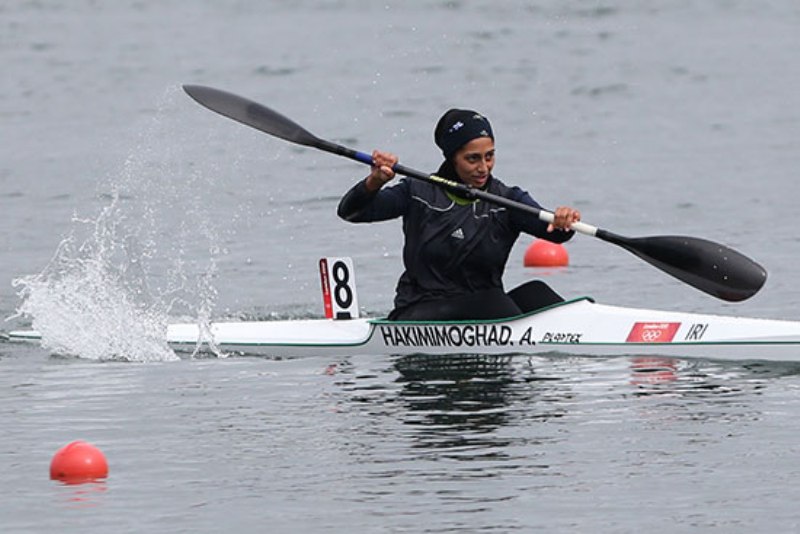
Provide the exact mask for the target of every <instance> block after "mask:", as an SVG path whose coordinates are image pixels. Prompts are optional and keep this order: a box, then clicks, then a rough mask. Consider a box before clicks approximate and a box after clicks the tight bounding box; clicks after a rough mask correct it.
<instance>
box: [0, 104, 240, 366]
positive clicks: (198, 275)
mask: <svg viewBox="0 0 800 534" xmlns="http://www.w3.org/2000/svg"><path fill="white" fill-rule="evenodd" d="M178 98H179V97H178V90H177V88H171V89H170V90H169V91H168V92H167V95H166V96H165V99H164V102H162V105H161V106H160V107H159V112H158V113H157V114H156V116H155V117H154V118H151V122H150V125H149V127H148V128H145V129H144V130H143V132H142V134H141V140H140V142H139V143H138V146H136V147H135V149H134V150H133V151H132V153H131V154H130V156H129V157H128V158H127V159H126V161H125V163H124V165H123V166H122V169H121V171H119V172H117V173H114V174H112V175H110V176H109V177H108V179H107V180H105V181H104V182H103V183H101V184H99V188H100V193H99V197H100V198H101V199H102V200H103V201H104V202H107V204H106V205H105V206H103V207H102V209H101V210H100V213H99V215H97V216H96V217H93V218H92V217H88V218H86V217H84V218H81V217H78V216H77V215H76V216H74V217H73V219H72V221H71V226H70V227H69V231H68V235H67V237H65V238H64V239H63V240H62V242H61V244H60V245H59V246H58V248H57V250H56V252H55V254H54V256H53V258H52V259H51V261H50V262H49V263H48V265H47V266H46V267H45V268H44V269H43V270H42V271H41V272H40V273H38V274H35V275H30V276H24V277H20V278H17V279H16V280H14V282H13V284H14V286H15V287H18V288H20V289H19V294H20V297H21V298H22V303H21V305H20V306H19V308H18V314H19V315H23V316H27V317H30V318H31V320H32V325H33V328H34V329H36V330H37V331H39V332H40V334H41V335H42V346H43V347H44V348H46V349H47V350H50V351H52V352H54V353H57V354H67V355H73V356H79V357H81V358H90V359H97V360H105V359H122V360H130V361H169V360H175V359H177V358H178V357H177V356H176V354H175V353H174V352H173V351H172V350H171V349H170V347H169V346H168V344H167V341H166V331H167V322H168V319H169V317H170V316H175V315H180V316H182V317H184V318H186V317H190V318H194V320H196V321H197V322H198V324H199V325H200V329H201V331H208V324H209V321H210V317H211V313H212V310H213V308H214V305H215V302H216V298H217V293H216V290H215V287H214V277H215V275H216V272H217V262H216V259H217V257H218V256H219V255H221V254H224V252H225V251H224V250H223V249H221V247H220V246H219V242H220V238H219V235H218V230H217V227H216V226H215V224H214V222H213V219H212V215H216V214H213V212H212V210H210V209H209V205H210V204H211V201H210V200H209V198H213V195H214V194H215V191H214V189H213V185H214V184H213V179H212V178H213V177H214V176H216V175H217V173H216V172H214V171H216V168H215V165H214V164H213V163H212V162H204V161H198V159H197V158H198V156H197V146H198V143H200V144H201V145H202V142H199V141H198V139H197V138H196V135H197V134H196V133H192V132H193V131H194V130H192V129H191V128H186V125H185V124H183V123H181V125H178V124H177V121H172V122H170V121H168V120H165V119H164V116H165V115H167V114H168V113H169V112H171V111H174V108H175V107H176V106H177V105H179V104H178ZM187 136H189V138H187ZM191 136H195V137H194V138H192V137H191ZM186 151H188V153H186ZM200 157H204V156H200ZM206 157H207V156H206ZM207 345H208V346H209V347H210V349H211V351H212V352H216V354H217V355H218V356H223V354H221V353H220V352H219V351H218V350H216V348H215V347H214V344H213V342H210V341H207ZM200 348H201V347H200V346H198V347H197V348H196V349H195V353H197V351H198V350H200Z"/></svg>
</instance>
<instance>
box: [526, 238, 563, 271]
mask: <svg viewBox="0 0 800 534" xmlns="http://www.w3.org/2000/svg"><path fill="white" fill-rule="evenodd" d="M523 263H524V265H525V267H564V266H565V265H567V264H569V254H567V249H566V248H564V246H563V245H560V244H558V243H551V242H550V241H547V240H546V239H534V240H533V243H531V244H530V246H528V249H527V250H526V251H525V259H524V261H523Z"/></svg>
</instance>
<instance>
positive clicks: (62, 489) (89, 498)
mask: <svg viewBox="0 0 800 534" xmlns="http://www.w3.org/2000/svg"><path fill="white" fill-rule="evenodd" d="M57 484H58V488H59V498H60V499H61V500H63V501H64V502H65V503H66V506H67V507H68V508H92V507H95V506H99V505H101V504H102V502H103V500H102V497H103V495H104V494H105V493H106V492H107V491H108V485H107V483H106V481H105V480H92V481H88V482H86V481H84V482H81V483H68V482H58V483H57Z"/></svg>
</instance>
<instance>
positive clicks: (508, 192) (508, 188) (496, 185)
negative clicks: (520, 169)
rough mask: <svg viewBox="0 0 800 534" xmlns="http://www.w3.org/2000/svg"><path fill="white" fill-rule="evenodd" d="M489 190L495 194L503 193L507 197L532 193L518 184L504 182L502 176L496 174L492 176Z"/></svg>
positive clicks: (519, 196) (517, 196)
mask: <svg viewBox="0 0 800 534" xmlns="http://www.w3.org/2000/svg"><path fill="white" fill-rule="evenodd" d="M489 192H490V193H494V194H495V195H501V196H504V197H506V198H514V199H516V198H522V197H524V196H530V194H529V193H528V192H527V191H525V190H524V189H522V188H521V187H519V186H516V185H507V184H506V183H505V182H503V181H502V180H501V179H500V178H498V177H496V176H494V175H493V176H492V181H491V183H490V184H489Z"/></svg>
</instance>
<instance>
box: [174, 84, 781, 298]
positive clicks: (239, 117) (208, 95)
mask: <svg viewBox="0 0 800 534" xmlns="http://www.w3.org/2000/svg"><path fill="white" fill-rule="evenodd" d="M183 89H184V90H185V91H186V92H187V93H188V94H189V96H191V97H192V98H193V99H194V100H196V101H197V102H198V103H200V104H201V105H203V106H205V107H207V108H208V109H210V110H212V111H215V112H217V113H219V114H220V115H224V116H226V117H228V118H230V119H233V120H235V121H238V122H241V123H242V124H246V125H247V126H251V127H253V128H255V129H257V130H261V131H262V132H265V133H268V134H270V135H273V136H275V137H279V138H281V139H283V140H285V141H289V142H290V143H296V144H298V145H303V146H308V147H312V148H318V149H320V150H324V151H325V152H330V153H332V154H337V155H339V156H344V157H346V158H350V159H354V160H356V161H360V162H361V163H365V164H367V165H372V156H371V155H369V154H367V153H364V152H358V151H356V150H352V149H350V148H347V147H344V146H341V145H338V144H336V143H332V142H330V141H326V140H325V139H320V138H319V137H317V136H316V135H314V134H312V133H311V132H309V131H308V130H306V129H305V128H303V127H302V126H300V125H299V124H297V123H296V122H294V121H292V120H291V119H288V118H286V117H284V116H283V115H281V114H280V113H278V112H276V111H274V110H272V109H270V108H268V107H266V106H263V105H261V104H259V103H257V102H253V101H252V100H248V99H246V98H243V97H241V96H238V95H235V94H232V93H228V92H226V91H221V90H219V89H214V88H211V87H204V86H201V85H184V86H183ZM393 169H394V171H395V172H396V173H398V174H401V175H404V176H408V177H410V178H415V179H417V180H424V181H427V182H432V183H434V184H437V185H439V186H441V187H444V188H446V189H449V190H451V191H453V192H455V193H457V194H458V195H460V196H462V197H465V198H473V199H481V200H485V201H487V202H492V203H494V204H497V205H500V206H505V207H507V208H509V209H514V210H519V211H523V212H527V213H530V214H531V215H533V216H536V217H538V218H539V219H541V220H543V221H545V222H548V223H551V222H553V219H554V215H553V213H552V212H549V211H547V210H543V209H539V208H536V207H533V206H530V205H528V204H523V203H521V202H516V201H513V200H510V199H508V198H505V197H502V196H499V195H494V194H492V193H489V192H487V191H483V190H481V189H476V188H473V187H470V186H468V185H466V184H463V183H459V182H454V181H452V180H447V179H445V178H441V177H439V176H435V175H430V174H426V173H422V172H419V171H416V170H414V169H410V168H408V167H405V166H403V165H400V164H396V165H395V166H394V167H393ZM572 229H573V230H575V231H577V232H580V233H582V234H586V235H590V236H594V237H597V238H599V239H602V240H603V241H607V242H609V243H613V244H615V245H618V246H620V247H622V248H624V249H625V250H627V251H629V252H631V253H633V254H635V255H636V256H638V257H639V258H641V259H643V260H644V261H646V262H647V263H649V264H651V265H653V266H655V267H657V268H658V269H661V270H662V271H664V272H665V273H667V274H670V275H672V276H674V277H675V278H677V279H678V280H681V281H683V282H685V283H687V284H689V285H690V286H692V287H695V288H697V289H699V290H701V291H704V292H706V293H708V294H709V295H713V296H715V297H717V298H720V299H722V300H727V301H731V302H738V301H741V300H745V299H747V298H750V297H752V296H753V295H755V294H756V293H757V292H758V290H759V289H761V287H762V286H763V285H764V282H765V281H766V279H767V272H766V271H765V270H764V268H763V267H761V266H760V265H759V264H758V263H756V262H755V261H753V260H751V259H750V258H748V257H747V256H745V255H744V254H742V253H740V252H737V251H735V250H733V249H732V248H729V247H727V246H725V245H721V244H719V243H714V242H713V241H708V240H706V239H700V238H697V237H686V236H651V237H638V238H630V237H624V236H621V235H618V234H615V233H612V232H609V231H608V230H603V229H602V228H597V227H595V226H592V225H590V224H586V223H583V222H577V223H573V224H572Z"/></svg>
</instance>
